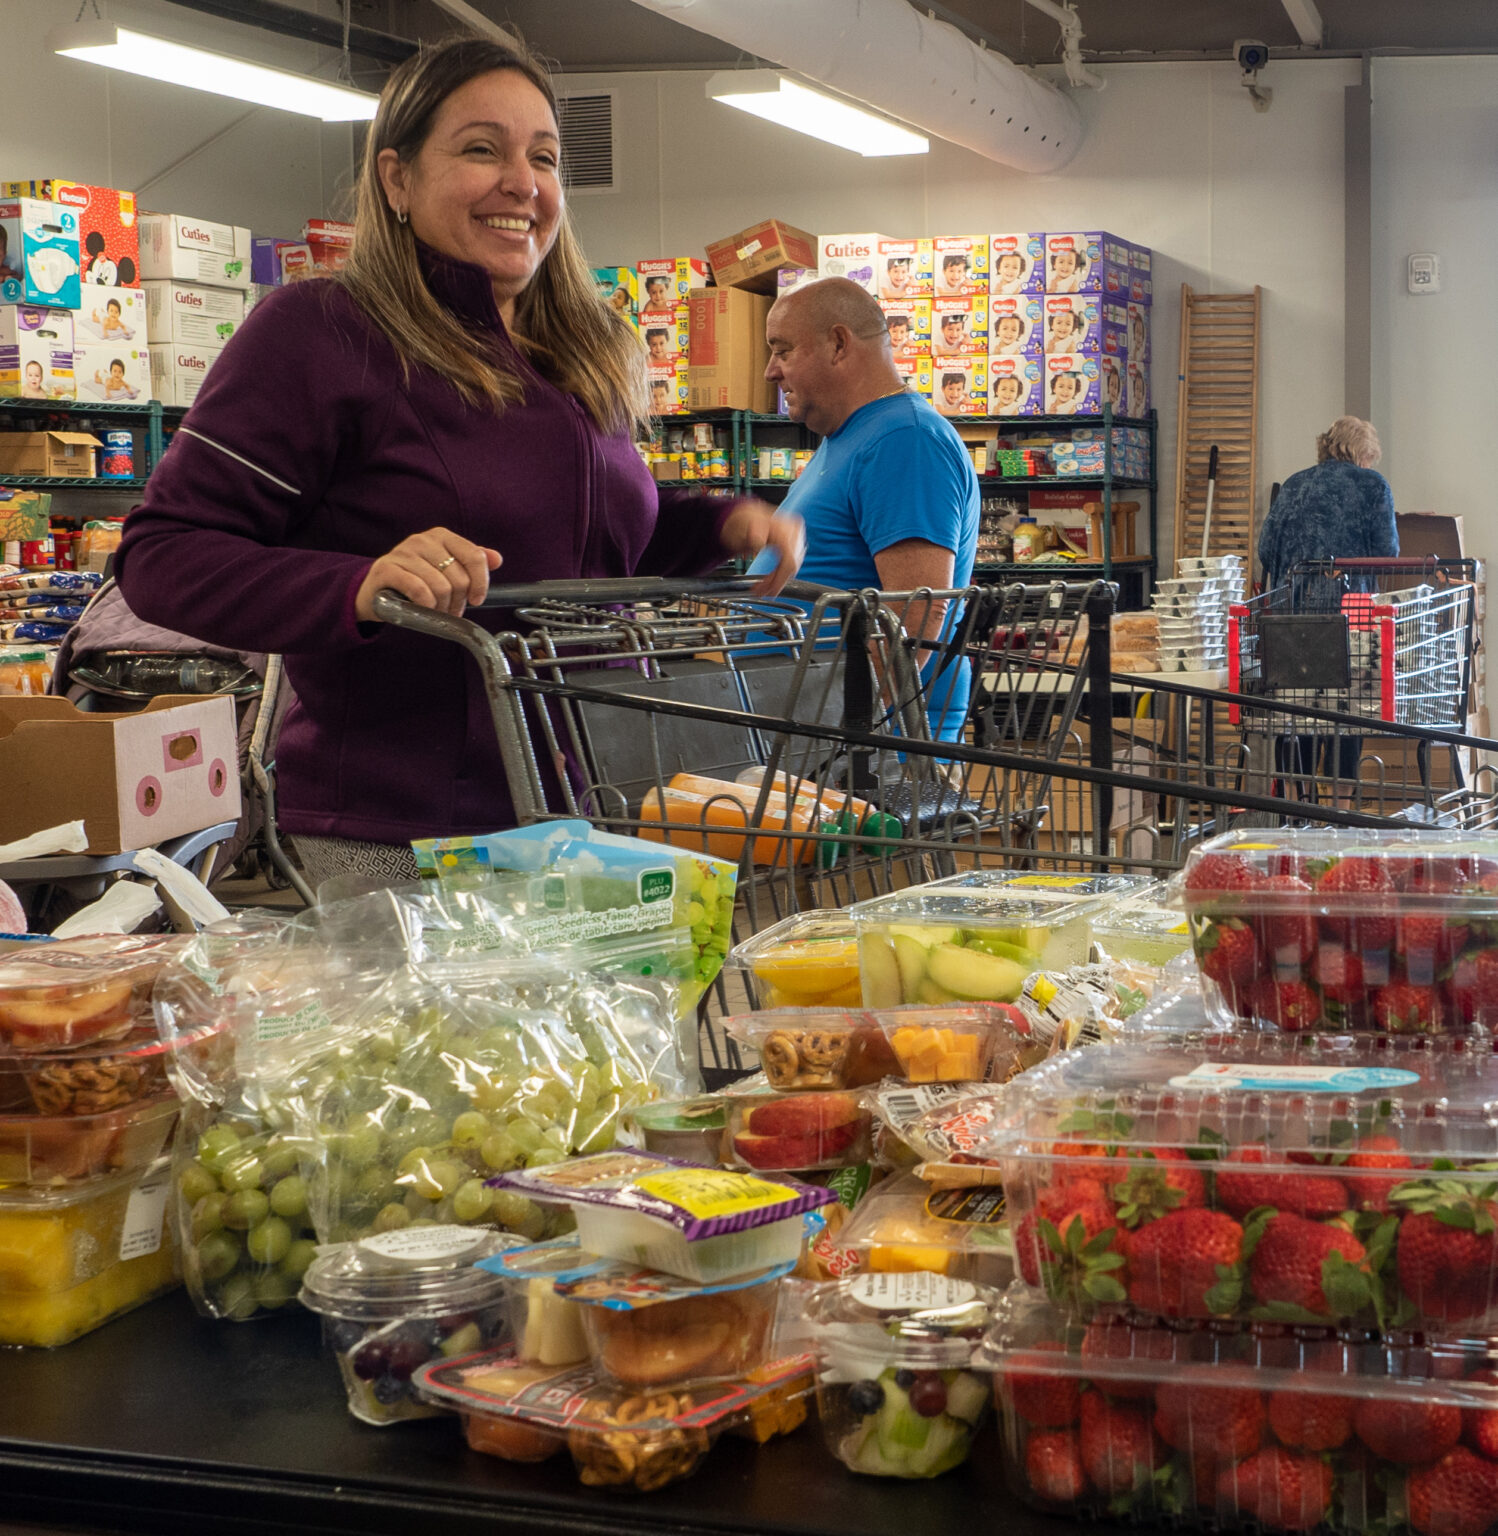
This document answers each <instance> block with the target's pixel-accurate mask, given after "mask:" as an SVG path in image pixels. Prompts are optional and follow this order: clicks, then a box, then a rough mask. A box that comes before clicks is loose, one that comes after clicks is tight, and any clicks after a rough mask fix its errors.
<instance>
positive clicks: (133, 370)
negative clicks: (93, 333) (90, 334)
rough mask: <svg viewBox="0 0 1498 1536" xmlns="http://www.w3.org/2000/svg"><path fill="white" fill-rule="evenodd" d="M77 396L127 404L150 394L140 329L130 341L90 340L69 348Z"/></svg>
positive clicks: (146, 353) (148, 359) (147, 359)
mask: <svg viewBox="0 0 1498 1536" xmlns="http://www.w3.org/2000/svg"><path fill="white" fill-rule="evenodd" d="M73 373H74V375H75V377H76V379H77V383H78V398H79V399H80V400H102V401H105V402H106V403H109V404H114V405H128V404H130V402H131V401H133V400H149V399H150V398H151V355H150V351H149V350H148V348H147V346H146V338H145V334H144V332H142V333H141V335H140V337H139V339H138V340H137V341H135V342H133V343H131V342H118V341H90V342H88V343H87V344H84V345H80V346H77V347H75V348H74V350H73Z"/></svg>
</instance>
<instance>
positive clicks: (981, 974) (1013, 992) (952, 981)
mask: <svg viewBox="0 0 1498 1536" xmlns="http://www.w3.org/2000/svg"><path fill="white" fill-rule="evenodd" d="M928 974H929V975H930V977H931V979H932V981H934V982H935V983H936V984H937V986H939V987H945V988H946V989H947V991H948V992H955V993H956V994H957V996H958V997H960V998H963V999H964V1000H966V1001H968V1002H999V1003H1012V1002H1013V1001H1014V1000H1015V998H1017V997H1018V996H1019V994H1020V988H1021V987H1023V986H1024V984H1025V977H1026V976H1028V975H1029V974H1030V973H1029V971H1027V970H1026V969H1025V968H1024V966H1022V965H1017V964H1016V963H1015V962H1014V961H1013V960H1006V959H1005V958H1004V957H1003V956H1002V955H988V954H984V953H983V951H982V950H980V949H959V948H958V947H957V946H956V945H955V944H941V945H938V946H937V948H935V949H933V950H932V951H931V959H930V962H929V966H928ZM865 996H867V992H865Z"/></svg>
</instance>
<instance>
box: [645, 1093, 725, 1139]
mask: <svg viewBox="0 0 1498 1536" xmlns="http://www.w3.org/2000/svg"><path fill="white" fill-rule="evenodd" d="M628 1114H629V1117H630V1119H632V1120H633V1121H634V1123H635V1124H636V1125H638V1126H639V1127H640V1128H641V1129H642V1130H647V1131H721V1130H722V1129H723V1128H724V1126H726V1125H727V1124H728V1105H727V1104H726V1103H724V1101H723V1100H722V1099H719V1098H712V1097H707V1098H700V1099H665V1100H660V1101H658V1102H656V1103H654V1104H639V1105H636V1106H635V1107H634V1108H633V1109H631V1110H629V1111H628Z"/></svg>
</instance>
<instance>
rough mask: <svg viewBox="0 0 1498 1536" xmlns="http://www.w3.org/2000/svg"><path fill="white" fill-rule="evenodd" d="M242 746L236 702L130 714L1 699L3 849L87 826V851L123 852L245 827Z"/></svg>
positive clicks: (181, 704) (184, 702) (169, 703)
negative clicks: (234, 825)
mask: <svg viewBox="0 0 1498 1536" xmlns="http://www.w3.org/2000/svg"><path fill="white" fill-rule="evenodd" d="M235 743H236V728H235V721H234V702H233V700H232V699H227V698H212V699H202V698H187V697H182V696H180V695H176V694H167V695H163V696H162V697H161V698H156V699H152V700H151V702H150V703H149V704H147V705H146V707H145V709H143V710H141V711H140V713H139V714H130V715H110V714H98V715H95V714H85V713H84V712H83V711H81V710H79V709H77V708H75V707H74V705H73V704H72V703H70V702H69V701H68V700H67V699H54V698H10V697H5V698H0V783H3V784H4V785H5V794H4V795H3V796H0V842H7V843H8V842H11V841H13V840H14V839H16V838H21V837H27V836H29V835H30V834H31V833H33V832H40V831H42V830H43V828H45V827H51V826H56V825H57V824H58V823H60V822H65V821H82V822H83V826H84V831H85V832H86V833H87V835H88V852H90V853H123V852H125V851H126V850H127V849H132V848H149V847H152V846H154V845H155V844H157V843H160V842H164V841H165V840H166V839H167V838H171V837H180V836H182V834H183V833H185V832H196V831H199V830H200V829H201V828H203V827H211V826H215V825H216V824H217V823H219V822H221V821H236V820H238V818H239V811H240V802H239V770H238V767H237V762H238V758H237V755H236V745H235Z"/></svg>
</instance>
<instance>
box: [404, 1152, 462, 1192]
mask: <svg viewBox="0 0 1498 1536" xmlns="http://www.w3.org/2000/svg"><path fill="white" fill-rule="evenodd" d="M467 1173H468V1170H467V1169H466V1168H465V1167H464V1166H463V1165H462V1163H457V1162H454V1161H453V1160H452V1159H451V1158H434V1159H433V1160H432V1161H431V1162H430V1163H428V1164H427V1165H426V1167H425V1169H424V1170H423V1173H420V1174H417V1176H416V1183H415V1186H414V1187H415V1189H416V1190H417V1191H418V1192H419V1193H420V1194H423V1195H425V1196H426V1197H427V1199H428V1200H441V1199H442V1198H443V1197H444V1196H445V1195H450V1194H452V1192H453V1191H454V1190H455V1189H457V1187H458V1185H460V1184H461V1183H462V1182H463V1180H464V1178H465V1177H466V1176H467Z"/></svg>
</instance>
